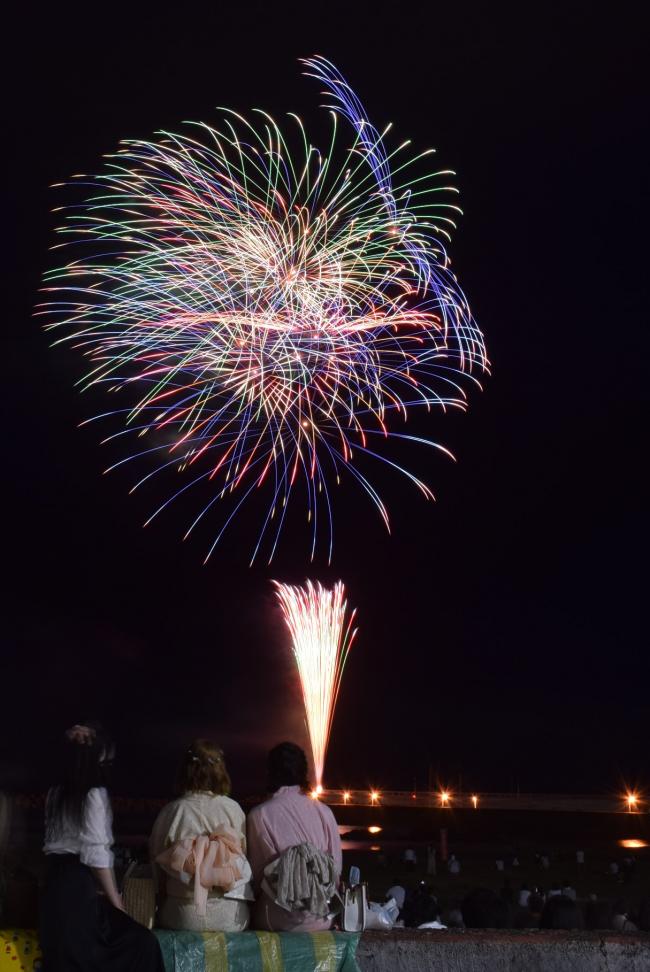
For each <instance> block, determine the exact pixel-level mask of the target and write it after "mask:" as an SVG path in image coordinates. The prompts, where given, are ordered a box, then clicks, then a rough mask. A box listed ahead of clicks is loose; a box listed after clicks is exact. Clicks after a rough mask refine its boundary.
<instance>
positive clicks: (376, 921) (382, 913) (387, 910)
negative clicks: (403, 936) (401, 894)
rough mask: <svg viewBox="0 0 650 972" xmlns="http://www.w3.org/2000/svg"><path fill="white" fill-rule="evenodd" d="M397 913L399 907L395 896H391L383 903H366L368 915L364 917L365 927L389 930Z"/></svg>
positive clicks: (374, 929)
mask: <svg viewBox="0 0 650 972" xmlns="http://www.w3.org/2000/svg"><path fill="white" fill-rule="evenodd" d="M398 915H399V908H398V907H397V902H396V901H395V898H391V899H390V900H389V901H387V902H386V903H385V904H383V905H381V904H378V903H377V902H376V901H371V902H370V903H369V904H368V916H367V918H366V928H370V929H372V930H373V931H390V929H391V928H392V927H393V925H394V924H395V922H396V921H397V916H398Z"/></svg>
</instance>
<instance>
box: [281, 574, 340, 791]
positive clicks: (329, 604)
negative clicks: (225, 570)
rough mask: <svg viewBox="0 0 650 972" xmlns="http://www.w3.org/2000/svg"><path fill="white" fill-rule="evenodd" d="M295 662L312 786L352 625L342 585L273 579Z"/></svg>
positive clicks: (318, 780) (319, 777)
mask: <svg viewBox="0 0 650 972" xmlns="http://www.w3.org/2000/svg"><path fill="white" fill-rule="evenodd" d="M273 583H274V585H275V590H276V594H277V596H278V600H279V601H280V605H281V607H282V613H283V615H284V620H285V622H286V624H287V627H288V629H289V632H290V634H291V647H292V649H293V654H294V657H295V659H296V665H297V666H298V673H299V675H300V684H301V686H302V697H303V699H304V703H305V713H306V716H307V728H308V730H309V738H310V740H311V749H312V755H313V759H314V771H315V774H316V783H317V785H319V786H320V785H321V784H322V780H323V767H324V765H325V755H326V753H327V743H328V741H329V737H330V730H331V728H332V721H333V719H334V710H335V708H336V700H337V698H338V694H339V689H340V687H341V678H342V677H343V668H344V666H345V661H346V659H347V656H348V652H349V650H350V648H351V646H352V642H353V641H354V637H355V635H356V633H357V629H356V628H354V629H353V627H352V626H353V624H354V618H355V615H356V611H352V612H351V614H350V615H349V617H347V613H348V605H347V601H346V600H345V587H344V586H343V584H342V582H341V581H338V583H336V584H335V585H334V587H333V589H332V590H327V589H326V588H324V587H323V586H322V585H321V584H312V583H311V581H307V583H306V585H305V586H304V587H293V586H291V585H290V584H280V583H279V582H278V581H274V582H273Z"/></svg>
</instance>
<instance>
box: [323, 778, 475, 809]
mask: <svg viewBox="0 0 650 972" xmlns="http://www.w3.org/2000/svg"><path fill="white" fill-rule="evenodd" d="M322 793H323V787H322V786H321V785H320V784H319V785H318V786H317V787H314V789H313V790H312V791H311V793H310V796H311V798H312V800H318V798H319V797H320V796H321V795H322ZM351 796H352V794H351V793H350V791H349V790H344V791H343V803H349V802H350V798H351ZM368 796H369V797H370V803H371V804H372V806H376V805H377V804H378V803H379V801H380V800H381V793H380V792H379V790H370V792H369V793H368ZM439 797H440V805H441V806H442V807H448V806H449V801H450V800H451V793H448V792H447V790H443V791H442V792H441V793H440V794H439ZM411 799H412V800H416V799H417V793H411ZM470 799H471V801H472V805H473V807H474V809H475V810H476V809H477V807H478V797H477V796H476V795H475V794H474V795H473V796H472V797H470Z"/></svg>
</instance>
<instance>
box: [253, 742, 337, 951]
mask: <svg viewBox="0 0 650 972" xmlns="http://www.w3.org/2000/svg"><path fill="white" fill-rule="evenodd" d="M268 772H269V779H268V791H269V793H271V794H272V796H271V797H270V799H268V800H266V802H265V803H262V804H260V805H259V806H258V807H255V808H254V809H253V810H251V812H250V813H249V815H248V853H249V859H250V863H251V868H252V871H253V886H254V889H255V893H256V898H257V900H256V903H255V907H254V911H253V926H254V927H255V928H258V929H264V930H266V931H301V932H314V931H326V930H327V929H328V928H330V927H331V924H332V922H331V919H330V918H329V917H328V911H329V909H328V908H327V906H324V907H320V906H319V907H318V912H320V913H315V912H313V911H309V910H306V909H304V908H302V909H301V908H299V907H295V908H291V909H289V908H288V907H286V906H284V905H283V906H281V905H280V904H278V903H277V901H278V900H281V899H282V890H283V888H282V874H280V877H279V880H278V887H277V888H274V886H273V884H271V883H270V880H271V881H272V880H273V875H271V874H270V871H271V870H272V868H269V865H272V864H273V863H274V862H276V861H278V864H279V865H280V862H281V861H282V862H283V863H284V862H287V861H288V856H287V855H291V854H292V853H293V852H294V850H295V851H296V852H300V853H307V854H309V855H311V856H312V857H314V861H315V863H314V864H312V863H311V862H310V865H309V870H310V871H311V873H312V874H313V873H314V871H313V867H314V866H315V867H316V869H317V871H318V874H319V876H321V875H322V882H321V883H320V888H319V887H316V888H314V887H312V888H311V890H312V892H315V893H319V892H320V893H321V898H322V897H323V894H322V893H323V892H325V894H327V893H329V891H333V889H334V887H335V885H338V881H339V875H340V873H341V863H342V856H341V839H340V837H339V831H338V826H337V824H336V820H335V819H334V814H333V813H332V811H331V810H330V808H329V807H328V806H326V805H325V804H324V803H321V802H320V801H319V800H314V799H312V798H311V797H310V796H308V795H307V794H308V792H309V789H310V787H309V782H308V780H307V758H306V756H305V754H304V752H303V751H302V749H300V748H299V747H298V746H296V745H294V744H293V743H288V742H285V743H280V745H279V746H276V747H275V748H274V749H272V750H271V752H270V753H269V761H268ZM293 860H294V862H295V860H296V859H295V856H294V859H293ZM265 869H266V871H267V873H266V874H265ZM276 877H277V874H276ZM312 900H314V899H312ZM285 904H288V902H287V901H286V900H285ZM322 904H323V902H322V900H321V901H320V902H319V905H322ZM314 907H315V905H314Z"/></svg>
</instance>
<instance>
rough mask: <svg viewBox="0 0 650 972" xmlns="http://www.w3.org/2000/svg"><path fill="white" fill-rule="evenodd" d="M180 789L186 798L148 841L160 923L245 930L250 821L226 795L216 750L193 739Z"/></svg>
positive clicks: (162, 816) (172, 806)
mask: <svg viewBox="0 0 650 972" xmlns="http://www.w3.org/2000/svg"><path fill="white" fill-rule="evenodd" d="M178 790H179V792H180V793H181V794H182V796H181V797H180V798H179V799H178V800H174V801H173V803H168V804H167V806H165V807H163V809H162V810H161V811H160V813H159V814H158V818H157V820H156V822H155V824H154V827H153V831H152V834H151V840H150V852H151V859H152V861H154V863H155V865H156V877H157V883H158V887H159V889H160V892H161V904H160V908H159V911H158V924H159V925H160V927H161V928H172V929H178V930H180V929H187V930H189V931H244V929H245V928H246V927H247V926H248V921H249V906H248V901H249V900H252V897H253V893H252V888H251V887H250V883H249V882H250V876H251V871H250V866H249V864H248V861H247V860H246V856H245V855H246V818H245V816H244V812H243V810H242V809H241V807H240V806H239V804H238V803H235V801H234V800H231V799H230V797H229V796H228V793H229V792H230V777H229V775H228V771H227V769H226V764H225V761H224V756H223V753H222V751H221V750H220V749H219V747H218V746H217V745H216V744H215V743H213V742H210V741H209V740H207V739H195V740H194V742H193V743H192V745H191V746H190V748H189V749H188V750H187V752H186V754H185V757H184V760H183V764H182V766H181V771H180V775H179V780H178ZM197 865H198V873H197ZM161 872H162V873H161Z"/></svg>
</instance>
